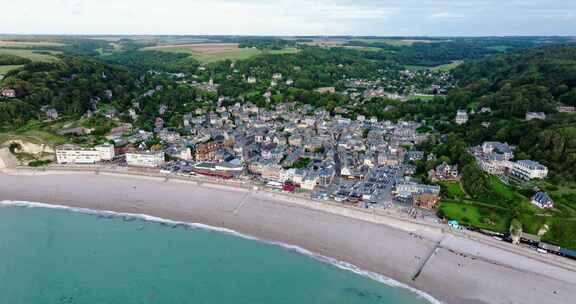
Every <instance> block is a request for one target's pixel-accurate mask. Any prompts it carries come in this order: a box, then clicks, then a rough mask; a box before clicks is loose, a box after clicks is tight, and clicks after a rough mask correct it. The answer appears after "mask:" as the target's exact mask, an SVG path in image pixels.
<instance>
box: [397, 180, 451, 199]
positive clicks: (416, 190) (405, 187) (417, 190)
mask: <svg viewBox="0 0 576 304" xmlns="http://www.w3.org/2000/svg"><path fill="white" fill-rule="evenodd" d="M396 192H397V193H409V194H412V195H419V194H426V193H427V194H432V195H436V196H438V195H440V186H435V185H424V184H418V183H414V182H402V183H399V184H397V185H396Z"/></svg>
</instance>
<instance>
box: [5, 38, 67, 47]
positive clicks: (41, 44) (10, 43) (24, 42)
mask: <svg viewBox="0 0 576 304" xmlns="http://www.w3.org/2000/svg"><path fill="white" fill-rule="evenodd" d="M63 45H64V44H62V43H58V42H51V41H36V40H22V41H20V40H14V41H12V40H0V48H1V47H18V48H32V49H33V48H37V47H46V46H63Z"/></svg>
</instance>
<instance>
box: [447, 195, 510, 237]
mask: <svg viewBox="0 0 576 304" xmlns="http://www.w3.org/2000/svg"><path fill="white" fill-rule="evenodd" d="M440 213H441V214H442V215H443V216H445V217H446V218H448V219H451V220H457V221H458V222H459V223H460V224H462V225H465V226H473V227H476V228H480V229H486V230H491V231H496V232H506V231H508V225H509V222H510V221H511V220H512V217H511V216H510V215H509V214H508V213H507V212H502V210H501V209H499V208H494V207H487V206H480V205H478V204H474V203H471V202H470V203H469V202H464V201H450V200H444V201H442V204H441V206H440Z"/></svg>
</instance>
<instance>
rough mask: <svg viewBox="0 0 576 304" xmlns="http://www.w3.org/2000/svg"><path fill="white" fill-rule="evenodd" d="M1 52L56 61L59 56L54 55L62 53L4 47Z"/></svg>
mask: <svg viewBox="0 0 576 304" xmlns="http://www.w3.org/2000/svg"><path fill="white" fill-rule="evenodd" d="M38 52H43V54H40V53H38ZM44 53H50V54H51V55H48V54H44ZM0 54H9V55H14V56H19V57H23V58H27V59H30V60H32V61H42V62H54V61H57V60H58V58H57V57H55V56H53V55H57V54H60V52H57V51H36V50H29V49H3V48H0Z"/></svg>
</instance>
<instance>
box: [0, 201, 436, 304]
mask: <svg viewBox="0 0 576 304" xmlns="http://www.w3.org/2000/svg"><path fill="white" fill-rule="evenodd" d="M0 206H13V207H23V208H45V209H57V210H65V211H70V212H77V213H82V214H90V215H97V216H104V217H110V218H123V219H124V220H126V221H131V220H133V219H140V220H144V221H147V222H154V223H159V224H164V225H166V224H167V225H170V226H173V227H178V226H181V227H186V228H193V229H203V230H209V231H215V232H218V233H224V234H227V235H232V236H235V237H240V238H243V239H247V240H253V241H259V242H263V243H266V244H270V245H274V246H280V247H282V248H284V249H286V250H289V251H293V252H296V253H299V254H302V255H305V256H308V257H311V258H313V259H315V260H317V261H320V262H323V263H328V264H332V265H334V266H336V267H338V268H340V269H343V270H346V271H351V272H353V273H356V274H358V275H361V276H364V277H367V278H370V279H372V280H375V281H377V282H380V283H383V284H385V285H388V286H391V287H397V288H404V289H408V290H410V291H412V292H414V293H415V294H417V295H418V296H420V297H421V298H423V299H425V300H427V301H428V302H430V303H432V304H442V302H441V301H439V300H437V299H435V298H434V297H432V296H431V295H429V294H427V293H425V292H423V291H421V290H418V289H415V288H413V287H410V286H408V285H406V284H403V283H400V282H398V281H396V280H394V279H391V278H388V277H386V276H383V275H381V274H378V273H375V272H371V271H366V270H363V269H361V268H360V267H358V266H356V265H353V264H350V263H348V262H344V261H339V260H337V259H334V258H331V257H327V256H323V255H320V254H317V253H314V252H311V251H309V250H306V249H304V248H302V247H298V246H294V245H290V244H286V243H282V242H274V241H267V240H262V239H259V238H257V237H254V236H250V235H246V234H242V233H240V232H238V231H235V230H232V229H228V228H223V227H216V226H210V225H205V224H201V223H187V222H180V221H173V220H169V219H164V218H160V217H156V216H151V215H146V214H137V213H124V212H114V211H105V210H93V209H86V208H75V207H68V206H64V205H52V204H45V203H35V202H24V201H0Z"/></svg>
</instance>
